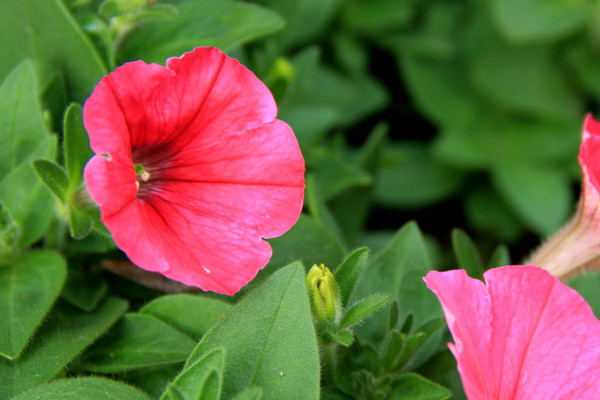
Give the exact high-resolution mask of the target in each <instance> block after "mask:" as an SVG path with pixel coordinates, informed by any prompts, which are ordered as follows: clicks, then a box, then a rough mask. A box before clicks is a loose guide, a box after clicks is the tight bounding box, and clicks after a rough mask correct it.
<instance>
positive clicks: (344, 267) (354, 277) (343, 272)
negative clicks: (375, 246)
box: [334, 247, 369, 307]
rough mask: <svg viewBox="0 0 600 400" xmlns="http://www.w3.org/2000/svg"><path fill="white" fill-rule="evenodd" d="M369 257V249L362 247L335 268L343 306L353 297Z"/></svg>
mask: <svg viewBox="0 0 600 400" xmlns="http://www.w3.org/2000/svg"><path fill="white" fill-rule="evenodd" d="M368 259H369V249H368V248H366V247H361V248H359V249H356V250H354V251H353V252H352V253H351V254H350V255H349V256H348V257H346V259H345V260H344V262H342V264H341V265H340V266H339V267H338V268H337V269H336V270H335V273H334V276H335V281H336V282H337V284H338V287H339V289H340V294H341V296H342V306H344V307H345V306H346V305H347V304H348V300H350V298H351V297H352V293H353V292H354V288H355V287H356V284H357V283H358V281H359V280H360V278H361V276H362V274H363V273H364V272H365V268H366V267H367V261H368Z"/></svg>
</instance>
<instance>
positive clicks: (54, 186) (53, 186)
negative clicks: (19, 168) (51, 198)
mask: <svg viewBox="0 0 600 400" xmlns="http://www.w3.org/2000/svg"><path fill="white" fill-rule="evenodd" d="M33 170H34V171H35V173H36V175H37V176H38V178H40V179H41V180H42V182H44V184H45V185H46V186H47V187H48V189H50V191H51V192H52V193H53V194H54V195H55V196H56V198H58V199H59V200H60V201H61V202H62V203H63V204H65V202H66V194H67V190H68V189H69V179H68V178H67V175H66V174H65V171H63V169H62V168H61V167H59V166H58V165H56V164H55V163H53V162H52V161H48V160H43V159H42V160H35V161H34V162H33Z"/></svg>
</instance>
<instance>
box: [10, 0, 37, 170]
mask: <svg viewBox="0 0 600 400" xmlns="http://www.w3.org/2000/svg"><path fill="white" fill-rule="evenodd" d="M3 4H4V3H3ZM2 7H3V6H2V5H0V9H1V8H2ZM0 14H1V13H0ZM5 16H6V15H5ZM3 25H4V24H3ZM1 29H2V28H0V31H1ZM3 37H4V36H3ZM5 38H6V37H5ZM0 52H1V50H0ZM11 59H12V57H11ZM3 65H4V64H3ZM0 68H2V67H0ZM0 76H2V75H1V74H0ZM47 136H48V130H47V128H46V125H45V123H44V119H43V117H42V111H41V106H40V104H39V101H38V98H37V87H36V80H35V75H34V70H33V65H32V63H31V62H30V61H28V60H27V61H23V62H22V63H21V64H19V65H18V66H16V67H15V69H14V70H13V71H12V72H10V74H9V75H8V76H7V77H6V78H5V79H4V81H3V82H2V85H1V86H0V181H2V179H4V178H5V177H6V175H7V174H8V173H9V172H10V171H12V170H13V169H14V168H16V167H18V166H19V165H21V164H23V163H25V162H27V161H28V160H29V159H30V158H31V155H32V154H34V153H36V150H38V149H39V145H40V141H42V140H44V139H45V138H46V137H47Z"/></svg>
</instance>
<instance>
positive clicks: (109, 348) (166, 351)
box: [82, 313, 195, 373]
mask: <svg viewBox="0 0 600 400" xmlns="http://www.w3.org/2000/svg"><path fill="white" fill-rule="evenodd" d="M194 345H195V341H194V340H192V339H191V338H190V337H189V336H187V335H185V334H183V333H181V332H180V331H178V330H176V329H175V328H172V327H171V326H170V325H167V324H165V323H164V322H162V321H160V320H159V319H157V318H155V317H153V316H151V315H147V314H139V313H130V314H126V315H125V316H124V317H123V319H121V320H120V321H119V323H118V324H117V325H115V327H114V328H113V329H112V330H111V332H110V333H109V334H108V335H106V336H105V337H103V338H102V339H101V340H100V341H98V343H96V344H95V345H94V346H93V347H92V348H90V349H89V350H88V352H87V353H86V354H85V356H84V358H83V360H82V361H83V365H84V368H86V369H87V370H88V371H92V372H103V373H114V372H121V371H127V370H131V369H137V368H143V367H152V366H159V365H165V364H174V363H177V362H182V361H185V359H186V358H187V357H188V355H189V354H190V352H191V351H192V350H193V349H194Z"/></svg>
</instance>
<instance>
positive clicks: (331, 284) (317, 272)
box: [306, 264, 341, 324]
mask: <svg viewBox="0 0 600 400" xmlns="http://www.w3.org/2000/svg"><path fill="white" fill-rule="evenodd" d="M306 284H307V286H308V295H309V297H310V298H311V299H312V302H313V307H314V312H315V316H316V317H317V318H318V319H319V320H320V321H324V322H327V323H330V324H336V323H337V322H338V320H339V318H340V316H341V305H340V304H341V302H340V292H339V290H338V286H337V283H336V282H335V277H334V276H333V274H332V273H331V271H330V270H329V268H327V267H325V266H324V265H323V264H321V265H319V266H317V265H313V267H312V268H311V269H310V271H309V272H308V276H307V277H306Z"/></svg>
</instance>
